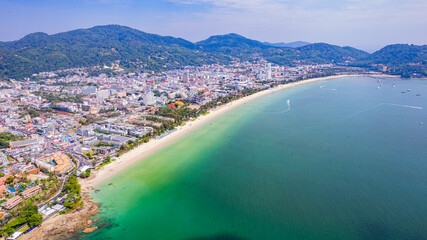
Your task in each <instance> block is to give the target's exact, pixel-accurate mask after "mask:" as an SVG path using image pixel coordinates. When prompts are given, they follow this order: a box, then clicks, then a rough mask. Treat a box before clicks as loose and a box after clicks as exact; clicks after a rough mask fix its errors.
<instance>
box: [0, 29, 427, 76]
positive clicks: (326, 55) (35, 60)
mask: <svg viewBox="0 0 427 240" xmlns="http://www.w3.org/2000/svg"><path fill="white" fill-rule="evenodd" d="M416 47H419V46H416ZM423 49H424V50H423ZM412 51H414V53H412ZM423 51H424V53H423ZM379 52H380V51H379ZM387 52H389V54H387ZM419 52H421V53H419ZM393 54H394V53H393V51H385V53H383V54H380V53H378V52H377V53H374V54H372V55H369V54H368V53H366V52H363V51H361V50H357V49H354V48H351V47H339V46H334V45H330V44H326V43H316V44H308V45H305V46H302V47H295V48H289V47H277V46H272V45H271V44H266V43H262V42H259V41H256V40H251V39H248V38H245V37H243V36H240V35H238V34H227V35H218V36H212V37H209V38H208V39H206V40H204V41H200V42H197V43H192V42H190V41H187V40H184V39H181V38H174V37H165V36H160V35H156V34H150V33H145V32H142V31H139V30H136V29H132V28H129V27H124V26H118V25H107V26H97V27H93V28H89V29H78V30H74V31H69V32H64V33H58V34H53V35H48V34H46V33H33V34H29V35H27V36H25V37H24V38H22V39H20V40H18V41H12V42H0V78H2V79H10V78H14V79H18V80H22V79H24V78H25V77H29V76H31V74H33V73H38V72H43V71H53V70H58V69H67V68H75V67H90V66H102V65H104V64H111V63H112V62H114V61H117V60H120V66H121V67H124V68H129V69H136V68H137V69H140V70H154V71H159V70H165V69H174V68H179V67H182V66H186V65H201V64H211V63H228V62H229V61H231V60H233V59H241V60H254V59H257V58H263V59H266V60H268V61H271V62H274V63H277V64H287V65H295V64H296V63H299V64H305V63H307V64H310V63H350V64H358V65H359V66H372V65H373V64H377V62H378V63H379V62H380V61H381V63H382V64H385V65H387V64H396V63H399V62H400V60H399V56H400V55H396V56H398V57H396V56H395V55H393ZM411 54H415V55H417V57H415V58H414V59H416V60H417V61H418V59H421V64H422V65H423V64H424V65H425V58H426V54H425V47H424V46H421V47H420V49H418V48H414V49H413V50H411ZM405 56H406V55H405ZM411 56H412V55H411ZM412 61H413V60H408V62H405V63H404V64H412V63H413V62H412Z"/></svg>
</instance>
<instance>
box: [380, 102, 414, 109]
mask: <svg viewBox="0 0 427 240" xmlns="http://www.w3.org/2000/svg"><path fill="white" fill-rule="evenodd" d="M383 104H386V105H391V106H397V107H405V108H413V109H419V110H422V109H423V107H418V106H411V105H403V104H395V103H383Z"/></svg>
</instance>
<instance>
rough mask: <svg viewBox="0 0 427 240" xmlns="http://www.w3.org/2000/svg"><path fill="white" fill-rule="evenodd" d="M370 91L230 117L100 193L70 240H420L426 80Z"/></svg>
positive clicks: (285, 96) (297, 99)
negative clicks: (96, 210)
mask: <svg viewBox="0 0 427 240" xmlns="http://www.w3.org/2000/svg"><path fill="white" fill-rule="evenodd" d="M381 83H382V86H381V87H380V88H379V89H377V87H378V86H379V83H377V80H376V79H373V78H369V77H350V78H343V79H335V80H328V81H324V82H317V83H311V84H306V85H303V86H298V87H294V88H291V89H285V90H283V91H280V92H275V93H272V94H270V95H268V96H264V97H261V98H258V99H256V100H254V101H251V102H249V103H247V104H244V105H242V106H239V107H237V108H236V109H233V110H232V111H230V112H228V113H226V114H224V115H222V116H220V117H218V118H216V119H214V120H212V121H211V122H209V123H207V124H206V125H205V126H203V127H201V128H199V129H197V130H195V131H194V132H192V133H190V134H188V135H186V136H184V137H183V138H181V139H180V140H179V141H177V142H175V143H173V144H171V145H170V146H168V147H166V148H164V149H162V150H161V151H158V152H157V153H155V154H153V155H151V156H150V157H148V158H147V159H145V160H144V161H141V162H139V163H137V164H135V165H133V166H132V167H130V168H129V169H127V170H125V171H123V172H122V173H120V174H118V175H116V176H115V177H113V178H112V179H110V180H109V181H107V182H105V183H103V184H102V185H101V186H100V187H99V188H100V191H99V192H96V193H92V196H93V197H94V199H95V200H96V201H98V202H100V203H101V208H100V211H101V213H100V214H99V215H98V216H96V217H95V220H96V221H97V224H98V225H100V224H105V223H106V224H107V225H106V226H105V227H103V228H102V229H100V230H98V231H96V232H94V233H92V234H88V235H83V236H82V238H84V239H427V227H425V226H426V223H427V187H426V186H427V81H423V80H402V79H394V78H393V79H392V78H389V79H383V80H381ZM393 83H395V84H396V87H395V88H393V87H392V84H393ZM407 89H411V90H410V91H407ZM402 91H403V92H405V93H402ZM416 94H421V96H416ZM288 100H289V101H288ZM421 122H423V123H424V124H423V125H421V124H420V123H421Z"/></svg>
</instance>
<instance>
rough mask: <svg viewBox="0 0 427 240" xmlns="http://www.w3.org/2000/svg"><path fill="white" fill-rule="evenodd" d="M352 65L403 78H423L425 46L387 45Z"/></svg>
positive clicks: (426, 65) (426, 66) (426, 67)
mask: <svg viewBox="0 0 427 240" xmlns="http://www.w3.org/2000/svg"><path fill="white" fill-rule="evenodd" d="M354 65H355V66H359V67H366V68H370V69H372V70H377V71H383V72H385V73H388V74H393V75H402V76H404V77H414V76H415V77H423V76H424V77H425V76H427V45H422V46H417V45H409V44H394V45H389V46H386V47H384V48H382V49H380V50H378V51H377V52H374V53H373V54H371V55H369V56H368V57H366V58H363V59H361V60H359V61H357V62H355V64H354Z"/></svg>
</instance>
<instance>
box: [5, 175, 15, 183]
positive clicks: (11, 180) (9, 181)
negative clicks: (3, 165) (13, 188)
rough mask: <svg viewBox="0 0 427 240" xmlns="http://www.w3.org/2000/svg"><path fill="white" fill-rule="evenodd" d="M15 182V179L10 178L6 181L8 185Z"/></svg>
mask: <svg viewBox="0 0 427 240" xmlns="http://www.w3.org/2000/svg"><path fill="white" fill-rule="evenodd" d="M12 182H13V177H12V176H10V177H8V178H7V179H6V184H11V183H12Z"/></svg>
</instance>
